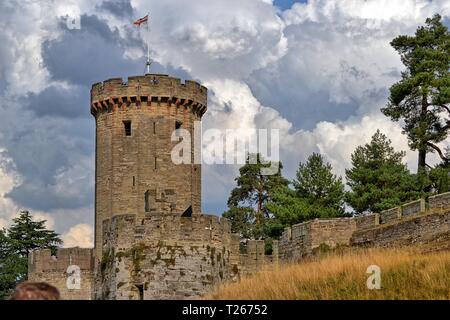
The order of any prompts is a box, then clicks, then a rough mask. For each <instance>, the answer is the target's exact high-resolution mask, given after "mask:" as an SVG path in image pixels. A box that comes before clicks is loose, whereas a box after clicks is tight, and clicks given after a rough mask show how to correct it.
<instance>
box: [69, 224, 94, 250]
mask: <svg viewBox="0 0 450 320" xmlns="http://www.w3.org/2000/svg"><path fill="white" fill-rule="evenodd" d="M61 239H62V240H63V241H64V248H72V247H80V248H92V247H93V246H94V232H93V228H92V226H90V225H88V224H77V225H75V226H73V227H72V228H70V229H69V231H67V232H66V233H65V234H63V235H62V236H61Z"/></svg>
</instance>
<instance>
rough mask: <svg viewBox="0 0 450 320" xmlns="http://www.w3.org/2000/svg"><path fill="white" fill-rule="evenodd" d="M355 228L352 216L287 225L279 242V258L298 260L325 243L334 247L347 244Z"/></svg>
mask: <svg viewBox="0 0 450 320" xmlns="http://www.w3.org/2000/svg"><path fill="white" fill-rule="evenodd" d="M355 230H356V222H355V220H354V219H353V218H336V219H316V220H313V221H308V222H305V223H300V224H296V225H293V226H292V227H288V228H286V229H285V230H284V232H283V234H282V236H281V239H280V244H279V258H280V260H283V261H292V260H294V261H295V260H299V259H301V258H303V257H306V256H309V255H311V254H313V252H314V250H315V249H317V248H320V247H321V246H323V245H325V246H327V247H330V248H335V247H337V246H339V245H349V244H350V238H351V236H352V234H353V232H354V231H355Z"/></svg>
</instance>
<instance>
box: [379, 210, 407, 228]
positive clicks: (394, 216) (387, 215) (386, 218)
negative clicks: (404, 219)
mask: <svg viewBox="0 0 450 320" xmlns="http://www.w3.org/2000/svg"><path fill="white" fill-rule="evenodd" d="M401 216H402V209H401V207H396V208H392V209H389V210H384V211H381V213H380V224H386V223H391V222H395V221H396V220H399V219H400V218H401Z"/></svg>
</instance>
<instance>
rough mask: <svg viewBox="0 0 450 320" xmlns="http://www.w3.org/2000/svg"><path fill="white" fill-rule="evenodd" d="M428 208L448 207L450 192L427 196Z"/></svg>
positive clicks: (449, 206) (449, 205) (449, 204)
mask: <svg viewBox="0 0 450 320" xmlns="http://www.w3.org/2000/svg"><path fill="white" fill-rule="evenodd" d="M428 201H429V204H430V210H434V209H446V208H450V192H447V193H442V194H439V195H437V196H432V197H430V198H429V200H428Z"/></svg>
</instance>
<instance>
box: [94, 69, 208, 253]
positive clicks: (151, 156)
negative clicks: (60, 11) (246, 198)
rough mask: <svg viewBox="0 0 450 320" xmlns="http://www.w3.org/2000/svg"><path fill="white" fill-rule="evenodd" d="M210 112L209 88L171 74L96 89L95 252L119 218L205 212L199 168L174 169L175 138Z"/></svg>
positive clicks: (105, 84)
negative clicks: (108, 224) (107, 226)
mask: <svg viewBox="0 0 450 320" xmlns="http://www.w3.org/2000/svg"><path fill="white" fill-rule="evenodd" d="M206 106H207V89H206V87H204V86H201V85H200V84H199V83H197V82H194V81H186V82H185V83H181V81H180V79H177V78H173V77H169V76H167V75H157V74H146V75H145V76H135V77H129V78H128V82H124V81H123V80H122V79H120V78H117V79H110V80H106V81H104V82H101V83H97V84H94V85H93V86H92V90H91V113H92V115H93V116H94V117H95V120H96V176H95V182H96V187H95V194H96V197H95V211H96V230H95V233H96V239H95V244H96V249H97V250H96V252H97V254H101V247H102V243H103V241H102V239H101V238H102V230H101V228H102V223H103V221H104V220H106V219H111V218H113V217H114V216H117V215H124V214H134V215H136V217H137V220H138V221H139V220H142V219H144V218H145V216H146V215H148V214H152V213H155V214H164V213H167V214H179V215H182V214H183V213H184V212H189V213H191V212H192V215H198V214H200V213H201V165H200V164H195V163H194V139H193V138H192V139H191V156H192V158H191V160H192V161H191V163H190V164H178V165H177V164H175V163H174V162H173V161H172V159H171V152H172V150H173V147H174V146H175V145H176V142H172V141H171V135H172V133H173V131H174V130H176V129H185V130H188V131H189V132H190V133H191V137H194V123H195V122H196V121H201V118H202V116H203V114H204V113H205V112H206Z"/></svg>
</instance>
